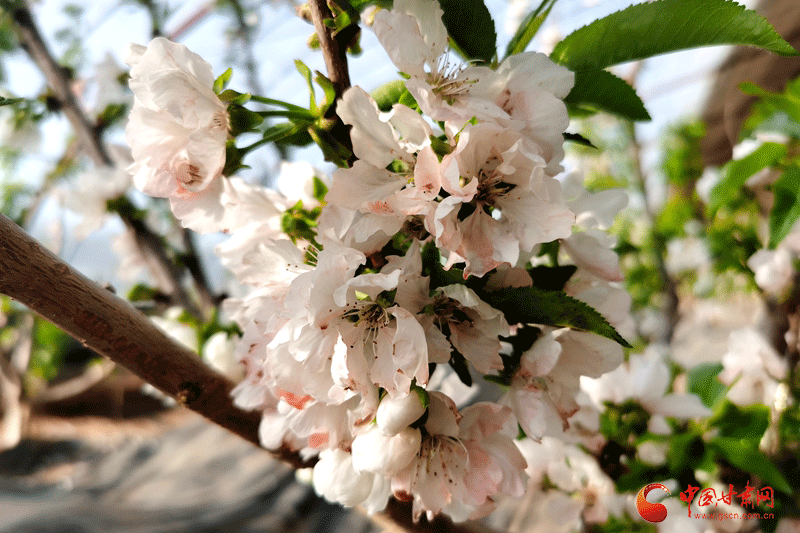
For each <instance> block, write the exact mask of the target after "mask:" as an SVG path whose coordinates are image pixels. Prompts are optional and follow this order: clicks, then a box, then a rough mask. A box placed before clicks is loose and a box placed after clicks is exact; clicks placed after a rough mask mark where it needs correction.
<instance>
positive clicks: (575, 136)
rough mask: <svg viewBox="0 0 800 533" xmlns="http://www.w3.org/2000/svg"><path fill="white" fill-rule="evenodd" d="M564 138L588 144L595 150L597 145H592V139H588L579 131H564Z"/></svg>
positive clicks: (584, 144)
mask: <svg viewBox="0 0 800 533" xmlns="http://www.w3.org/2000/svg"><path fill="white" fill-rule="evenodd" d="M564 140H565V141H570V142H574V143H577V144H581V145H583V146H588V147H589V148H594V149H595V150H597V146H595V145H593V144H592V141H590V140H589V139H587V138H586V137H584V136H583V135H581V134H580V133H569V132H564Z"/></svg>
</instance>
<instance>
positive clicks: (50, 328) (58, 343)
mask: <svg viewBox="0 0 800 533" xmlns="http://www.w3.org/2000/svg"><path fill="white" fill-rule="evenodd" d="M70 339H71V338H70V336H69V335H67V334H66V333H64V332H63V331H61V329H59V328H58V327H57V326H54V325H53V324H52V323H50V322H48V321H47V320H44V319H41V318H37V319H36V321H35V322H34V327H33V336H32V341H33V345H32V347H31V360H30V363H29V367H28V368H29V370H30V371H31V372H33V373H34V374H35V375H37V376H39V377H40V378H42V379H44V380H46V381H49V380H51V379H53V378H55V377H56V375H57V374H58V371H59V369H60V368H61V363H62V362H63V360H64V354H65V352H66V349H67V346H68V344H69V342H70Z"/></svg>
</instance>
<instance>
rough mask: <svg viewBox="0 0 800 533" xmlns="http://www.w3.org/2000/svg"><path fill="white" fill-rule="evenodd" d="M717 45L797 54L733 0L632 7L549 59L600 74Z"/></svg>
mask: <svg viewBox="0 0 800 533" xmlns="http://www.w3.org/2000/svg"><path fill="white" fill-rule="evenodd" d="M717 44H740V45H752V46H759V47H761V48H766V49H767V50H770V51H772V52H775V53H778V54H781V55H787V56H791V55H797V51H796V50H795V49H794V48H792V46H791V45H790V44H789V43H787V42H786V41H785V40H783V38H782V37H781V36H780V35H778V33H777V32H776V31H775V29H774V28H773V27H772V25H770V23H769V22H767V20H766V19H765V18H764V17H762V16H761V15H759V14H757V13H756V12H755V11H750V10H747V9H745V7H744V6H741V5H739V4H737V3H735V2H732V1H729V0H656V1H655V2H648V3H643V4H637V5H634V6H631V7H629V8H627V9H623V10H622V11H618V12H617V13H613V14H611V15H609V16H607V17H604V18H602V19H599V20H596V21H594V22H592V23H591V24H589V25H588V26H584V27H583V28H580V29H579V30H577V31H575V32H573V33H571V34H570V35H568V36H567V37H566V38H565V39H564V40H563V41H561V42H560V43H558V45H556V47H555V49H554V50H553V53H552V54H551V55H550V57H551V58H552V59H553V60H554V61H555V62H556V63H560V64H562V65H564V66H566V67H567V68H569V69H570V70H574V71H580V70H597V69H603V68H606V67H610V66H612V65H617V64H619V63H625V62H627V61H635V60H637V59H644V58H647V57H652V56H655V55H659V54H665V53H668V52H675V51H678V50H685V49H687V48H696V47H699V46H708V45H717Z"/></svg>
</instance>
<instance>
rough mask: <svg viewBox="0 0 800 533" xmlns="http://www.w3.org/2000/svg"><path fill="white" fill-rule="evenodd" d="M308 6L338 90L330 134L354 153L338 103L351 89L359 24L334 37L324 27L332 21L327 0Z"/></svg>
mask: <svg viewBox="0 0 800 533" xmlns="http://www.w3.org/2000/svg"><path fill="white" fill-rule="evenodd" d="M339 2H347V0H339ZM308 6H309V11H310V12H311V20H312V22H313V23H314V30H315V31H316V32H317V36H318V37H319V44H320V48H321V49H322V55H323V57H324V58H325V69H326V70H327V71H328V79H330V80H331V83H333V87H334V89H335V90H336V98H335V100H334V102H333V104H332V105H331V106H330V107H329V108H328V110H327V112H326V117H325V118H329V119H333V120H335V123H334V125H333V127H332V128H331V129H330V133H331V135H332V136H333V137H334V139H336V140H337V141H339V142H340V143H342V145H343V146H345V147H346V148H347V149H348V150H351V151H352V149H353V144H352V142H351V141H350V129H349V128H348V126H346V125H345V124H344V122H342V121H341V119H340V118H339V117H338V115H337V114H336V104H337V103H338V101H339V99H340V98H341V97H342V94H344V92H345V91H346V90H347V89H348V88H349V87H350V72H349V69H348V66H347V47H348V46H349V45H350V41H351V40H352V38H353V37H354V36H355V35H356V33H357V32H358V25H357V24H353V25H352V26H350V27H348V28H346V29H344V30H342V31H340V32H338V33H337V34H336V35H333V31H334V30H333V29H332V28H329V27H328V26H326V25H325V20H327V19H332V18H333V14H332V13H331V10H330V9H329V8H328V4H327V3H326V1H325V0H309V2H308Z"/></svg>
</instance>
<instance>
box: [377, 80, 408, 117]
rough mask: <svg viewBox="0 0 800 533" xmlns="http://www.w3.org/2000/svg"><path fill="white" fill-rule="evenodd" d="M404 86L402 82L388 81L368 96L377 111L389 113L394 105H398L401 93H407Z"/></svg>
mask: <svg viewBox="0 0 800 533" xmlns="http://www.w3.org/2000/svg"><path fill="white" fill-rule="evenodd" d="M407 92H408V89H406V84H405V82H404V81H403V80H395V81H390V82H389V83H384V84H383V85H381V86H380V87H378V88H377V89H375V90H374V91H372V93H371V94H370V96H372V99H373V100H375V103H376V104H378V109H380V110H381V111H383V112H386V111H391V109H392V106H393V105H394V104H398V103H400V99H401V98H402V97H403V93H407Z"/></svg>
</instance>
